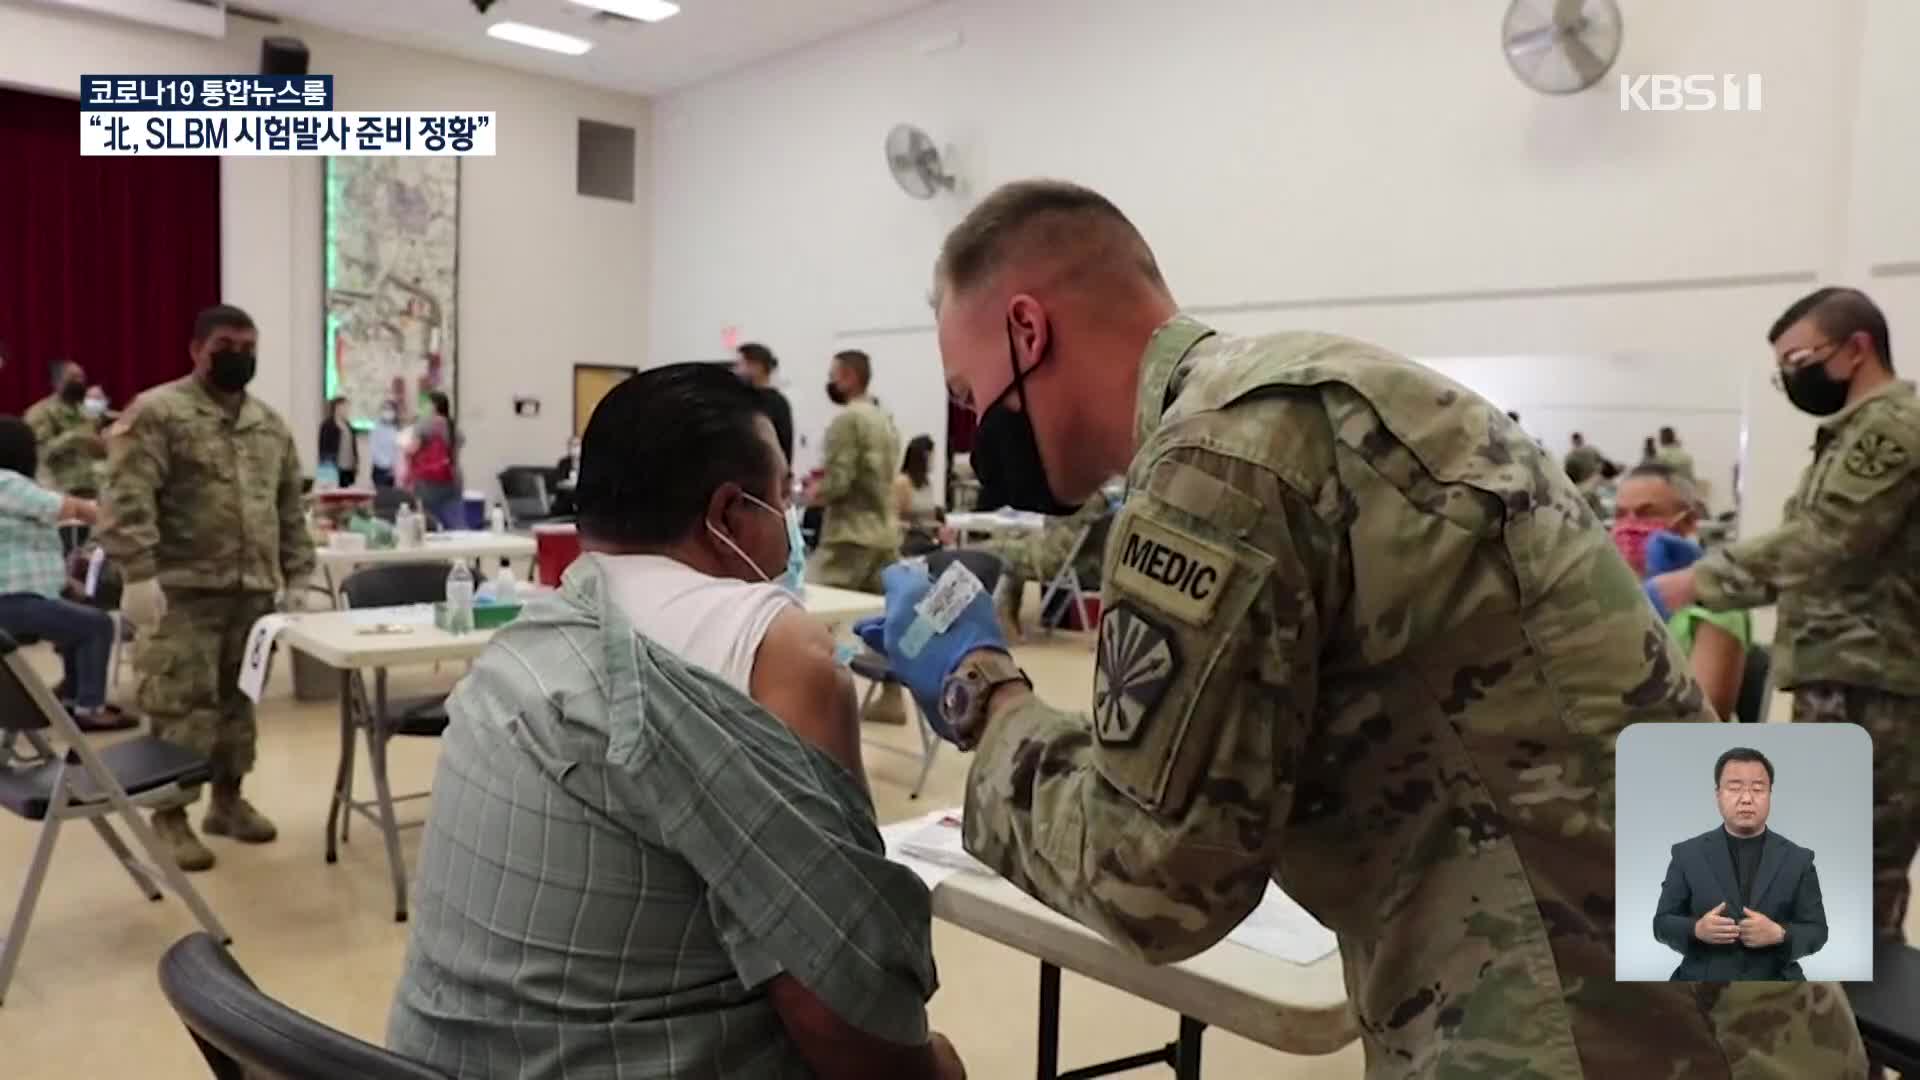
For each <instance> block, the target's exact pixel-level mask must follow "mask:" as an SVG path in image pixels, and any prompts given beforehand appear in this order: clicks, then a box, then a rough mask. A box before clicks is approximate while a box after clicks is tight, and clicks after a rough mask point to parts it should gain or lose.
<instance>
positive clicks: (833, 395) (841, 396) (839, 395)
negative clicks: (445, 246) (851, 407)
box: [827, 381, 847, 405]
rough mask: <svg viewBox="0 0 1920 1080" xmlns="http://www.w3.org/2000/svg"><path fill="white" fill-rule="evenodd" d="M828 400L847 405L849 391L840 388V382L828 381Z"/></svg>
mask: <svg viewBox="0 0 1920 1080" xmlns="http://www.w3.org/2000/svg"><path fill="white" fill-rule="evenodd" d="M827 400H828V401H831V402H833V403H834V404H835V405H845V404H846V403H847V392H846V391H845V390H842V389H840V387H839V385H838V384H836V383H834V382H832V381H829V382H828V383H827Z"/></svg>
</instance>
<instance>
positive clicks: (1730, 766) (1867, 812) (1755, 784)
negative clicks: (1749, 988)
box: [1614, 724, 1873, 982]
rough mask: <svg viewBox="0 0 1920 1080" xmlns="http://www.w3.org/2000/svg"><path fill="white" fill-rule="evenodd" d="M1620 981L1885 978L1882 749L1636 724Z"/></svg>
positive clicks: (1618, 877)
mask: <svg viewBox="0 0 1920 1080" xmlns="http://www.w3.org/2000/svg"><path fill="white" fill-rule="evenodd" d="M1614 767H1615V778H1616V780H1615V792H1616V796H1617V799H1616V803H1615V807H1614V886H1615V915H1616V917H1615V921H1614V977H1615V978H1616V979H1618V980H1621V981H1623V982H1651V981H1667V980H1672V981H1677V982H1752V981H1775V980H1792V979H1809V980H1831V981H1842V982H1860V981H1867V980H1870V979H1872V978H1873V743H1872V740H1871V739H1870V738H1869V737H1868V736H1867V733H1866V731H1865V730H1864V729H1862V728H1859V727H1856V726H1854V725H1852V724H1634V725H1632V726H1631V727H1629V728H1627V729H1626V730H1625V731H1623V732H1621V734H1620V740H1619V743H1618V745H1617V747H1616V749H1615V753H1614Z"/></svg>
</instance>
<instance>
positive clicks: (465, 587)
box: [447, 559, 473, 634]
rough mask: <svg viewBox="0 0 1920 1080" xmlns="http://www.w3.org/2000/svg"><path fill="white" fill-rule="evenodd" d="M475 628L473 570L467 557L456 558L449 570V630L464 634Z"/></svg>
mask: <svg viewBox="0 0 1920 1080" xmlns="http://www.w3.org/2000/svg"><path fill="white" fill-rule="evenodd" d="M472 629H473V571H471V570H469V569H467V561H466V560H465V559H455V560H454V562H453V569H452V570H450V571H448V572H447V632H448V633H453V634H464V633H467V632H468V631H470V630H472Z"/></svg>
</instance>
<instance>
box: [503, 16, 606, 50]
mask: <svg viewBox="0 0 1920 1080" xmlns="http://www.w3.org/2000/svg"><path fill="white" fill-rule="evenodd" d="M487 36H488V37H491V38H499V39H500V40H501V41H511V42H513V43H514V44H515V45H527V46H530V47H532V48H535V49H545V50H547V51H548V52H557V53H566V54H567V55H568V56H579V55H580V54H582V53H584V52H586V51H587V50H589V49H591V48H593V42H591V41H588V40H587V39H585V38H577V37H574V36H573V35H572V34H562V33H560V32H559V31H556V30H542V29H541V28H539V27H537V26H528V25H527V24H526V23H517V22H497V23H494V24H493V25H492V26H489V27H487Z"/></svg>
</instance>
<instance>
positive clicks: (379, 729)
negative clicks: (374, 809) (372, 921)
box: [367, 668, 407, 922]
mask: <svg viewBox="0 0 1920 1080" xmlns="http://www.w3.org/2000/svg"><path fill="white" fill-rule="evenodd" d="M373 685H374V692H373V694H374V701H373V714H372V716H370V717H369V718H368V724H367V764H368V765H371V766H372V767H373V797H374V800H375V801H376V802H377V803H378V804H379V808H380V832H381V833H382V834H383V835H384V836H385V839H386V842H387V868H388V869H389V870H390V871H392V873H393V921H394V922H406V921H407V864H406V863H405V862H403V861H401V858H400V826H399V824H398V823H397V822H396V821H395V820H394V816H393V788H392V786H391V785H389V784H388V782H387V669H386V668H377V669H375V671H374V673H373Z"/></svg>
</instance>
